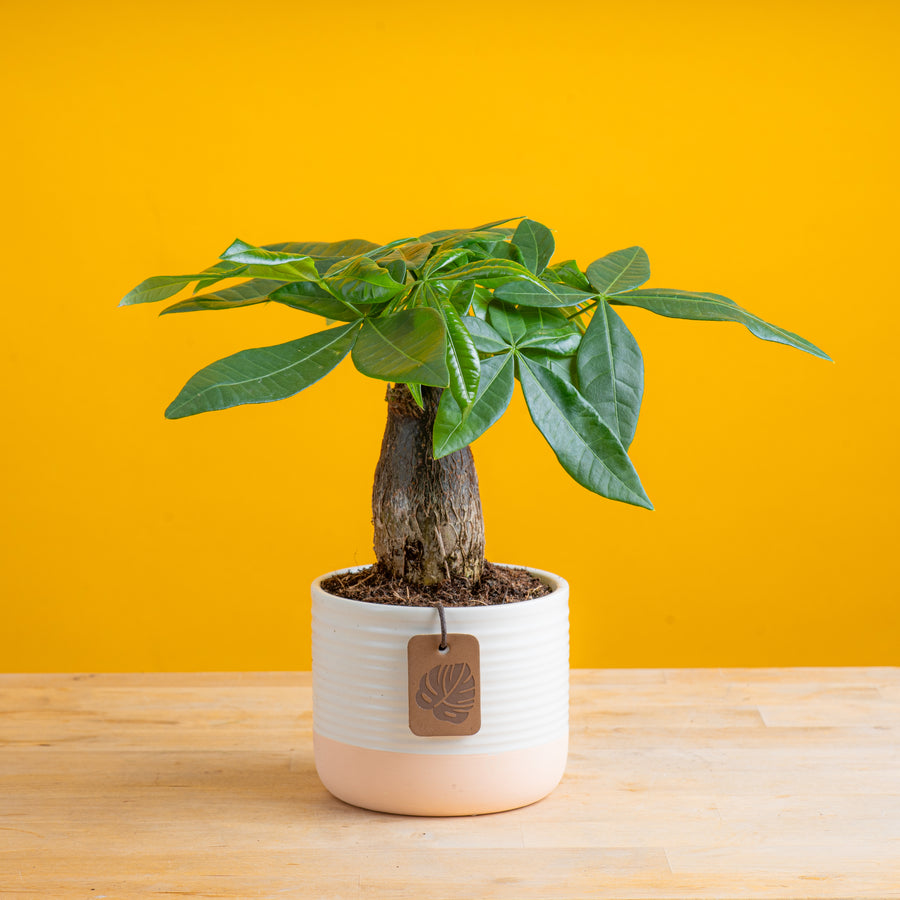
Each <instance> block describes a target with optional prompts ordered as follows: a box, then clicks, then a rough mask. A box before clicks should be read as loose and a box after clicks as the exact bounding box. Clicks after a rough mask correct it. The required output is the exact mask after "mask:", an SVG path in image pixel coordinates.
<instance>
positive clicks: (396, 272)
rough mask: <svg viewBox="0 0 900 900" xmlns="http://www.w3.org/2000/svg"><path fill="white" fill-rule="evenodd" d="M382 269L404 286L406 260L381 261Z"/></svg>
mask: <svg viewBox="0 0 900 900" xmlns="http://www.w3.org/2000/svg"><path fill="white" fill-rule="evenodd" d="M381 262H382V263H383V264H384V268H385V269H387V272H388V275H390V276H391V278H392V279H393V280H394V281H396V282H397V284H404V283H405V282H406V260H405V259H388V260H384V259H382V260H381Z"/></svg>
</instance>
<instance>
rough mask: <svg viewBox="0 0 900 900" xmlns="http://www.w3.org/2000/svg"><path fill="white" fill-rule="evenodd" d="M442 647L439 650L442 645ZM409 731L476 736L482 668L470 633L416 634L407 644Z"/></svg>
mask: <svg viewBox="0 0 900 900" xmlns="http://www.w3.org/2000/svg"><path fill="white" fill-rule="evenodd" d="M442 643H446V649H444V650H441V644H442ZM407 658H408V661H409V730H410V731H411V732H412V733H413V734H417V735H419V736H421V737H445V736H447V735H465V734H477V732H478V730H479V728H481V680H480V679H481V669H480V664H479V651H478V638H476V637H475V635H473V634H447V633H446V632H444V633H443V634H442V635H441V634H417V635H414V636H413V637H411V638H410V639H409V644H408V645H407Z"/></svg>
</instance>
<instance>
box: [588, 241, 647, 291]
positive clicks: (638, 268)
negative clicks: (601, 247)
mask: <svg viewBox="0 0 900 900" xmlns="http://www.w3.org/2000/svg"><path fill="white" fill-rule="evenodd" d="M587 277H588V281H590V283H591V285H592V286H593V288H594V290H595V291H597V293H598V294H607V295H609V294H619V293H621V292H622V291H628V290H631V289H632V288H636V287H640V286H641V285H642V284H644V283H645V282H646V281H647V280H648V279H649V278H650V260H649V259H647V254H646V253H645V252H644V251H643V250H642V249H641V248H640V247H628V248H627V249H626V250H616V252H615V253H610V254H609V255H608V256H604V257H603V258H602V259H597V260H594V262H592V263H591V264H590V265H589V266H588V267H587Z"/></svg>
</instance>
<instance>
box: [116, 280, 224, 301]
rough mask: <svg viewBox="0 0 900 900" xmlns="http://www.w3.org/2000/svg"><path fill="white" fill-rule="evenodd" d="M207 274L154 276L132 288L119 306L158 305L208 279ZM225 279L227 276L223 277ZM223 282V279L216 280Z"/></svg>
mask: <svg viewBox="0 0 900 900" xmlns="http://www.w3.org/2000/svg"><path fill="white" fill-rule="evenodd" d="M209 277H210V276H209V275H208V274H206V273H203V274H199V275H154V276H153V277H152V278H147V279H145V280H144V281H142V282H141V283H140V284H139V285H138V286H137V287H136V288H132V290H130V291H129V292H128V293H127V294H126V295H125V296H124V297H123V298H122V299H121V300H120V301H119V306H132V305H134V304H135V303H156V302H157V301H159V300H166V299H168V298H169V297H173V296H174V295H175V294H177V293H178V292H179V291H180V290H182V289H184V288H186V287H187V286H188V285H189V284H191V283H192V282H194V281H201V280H203V279H208V278H209ZM223 277H225V276H223ZM216 280H217V281H221V280H222V279H221V278H218V279H216Z"/></svg>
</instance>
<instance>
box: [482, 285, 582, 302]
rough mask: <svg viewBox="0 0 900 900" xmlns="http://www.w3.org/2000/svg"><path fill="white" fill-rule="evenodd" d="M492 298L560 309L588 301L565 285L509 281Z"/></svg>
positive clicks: (578, 292) (579, 292) (580, 293)
mask: <svg viewBox="0 0 900 900" xmlns="http://www.w3.org/2000/svg"><path fill="white" fill-rule="evenodd" d="M494 296H495V297H497V298H498V299H500V300H505V301H506V302H507V303H516V304H518V305H519V306H542V307H551V308H552V307H561V306H575V305H577V304H579V303H583V302H584V301H585V300H590V299H591V298H592V297H593V296H594V294H585V293H582V292H581V291H578V290H576V289H575V288H572V287H569V286H568V285H566V284H546V283H544V282H532V281H510V282H508V283H507V284H502V285H500V287H498V288H497V289H496V290H495V291H494Z"/></svg>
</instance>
